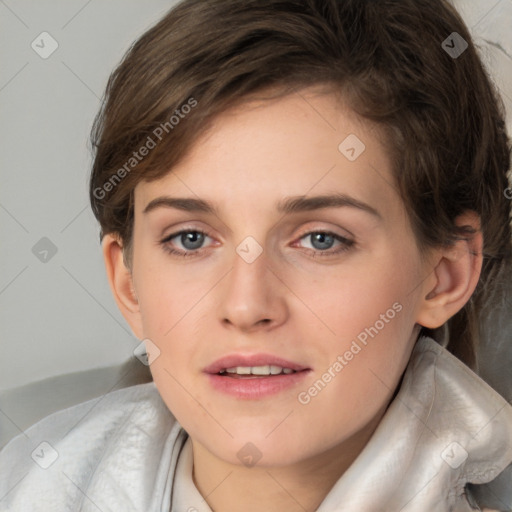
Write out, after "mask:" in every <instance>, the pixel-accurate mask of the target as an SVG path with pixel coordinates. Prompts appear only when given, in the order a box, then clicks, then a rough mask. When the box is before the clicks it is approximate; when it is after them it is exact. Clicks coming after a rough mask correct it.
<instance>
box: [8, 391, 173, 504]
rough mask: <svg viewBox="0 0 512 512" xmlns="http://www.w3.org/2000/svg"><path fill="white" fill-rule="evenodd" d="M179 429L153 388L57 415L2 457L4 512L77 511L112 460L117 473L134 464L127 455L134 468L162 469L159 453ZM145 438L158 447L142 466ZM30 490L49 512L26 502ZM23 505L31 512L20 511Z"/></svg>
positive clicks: (98, 400)
mask: <svg viewBox="0 0 512 512" xmlns="http://www.w3.org/2000/svg"><path fill="white" fill-rule="evenodd" d="M175 424H176V421H175V419H174V418H173V416H172V415H171V413H170V412H169V410H168V409H167V407H166V405H165V404H164V403H163V401H162V399H161V398H160V395H159V394H158V391H157V390H156V387H155V385H154V383H152V382H151V383H147V384H139V385H137V386H132V387H129V388H124V389H121V390H118V391H114V392H111V393H108V394H106V395H103V396H100V397H98V398H95V399H93V400H89V401H87V402H83V403H81V404H78V405H75V406H73V407H70V408H68V409H64V410H62V411H59V412H56V413H54V414H52V415H50V416H48V417H46V418H44V419H43V420H41V421H39V422H38V423H36V424H35V425H33V426H32V427H30V428H29V429H27V430H26V431H25V432H24V433H23V434H20V435H19V436H17V437H15V438H14V439H13V440H11V441H10V442H9V443H8V444H7V445H6V446H5V447H4V449H3V450H2V451H1V452H0V511H3V510H34V511H35V510H50V508H48V507H51V506H57V508H54V509H53V510H64V509H65V508H64V507H63V505H64V502H65V501H66V500H69V505H70V506H71V505H73V506H76V505H77V504H78V502H77V501H76V500H77V499H80V498H79V497H78V494H77V490H78V489H80V488H81V489H84V487H87V485H88V484H89V483H90V482H91V479H92V477H93V475H94V474H95V473H97V472H98V468H100V467H101V465H102V463H103V462H105V461H106V460H107V459H110V462H109V466H110V468H112V469H113V471H115V466H116V465H119V463H120V465H121V466H122V465H123V464H125V463H126V464H127V463H128V461H127V457H126V456H127V455H129V457H130V458H132V461H131V462H132V463H133V464H137V463H140V464H142V465H143V464H147V463H151V462H153V463H154V464H155V465H158V461H157V457H156V456H155V452H154V450H155V447H156V449H157V450H158V446H159V445H162V444H163V443H165V440H166V438H167V437H168V435H169V432H170V430H171V429H172V427H173V425H175ZM145 438H146V439H148V438H150V439H151V444H152V449H151V454H152V455H153V457H152V460H149V461H148V460H140V459H142V458H144V457H146V456H147V451H146V450H145V449H144V447H145V445H146V442H147V441H146V440H145ZM124 459H126V460H124ZM148 469H150V468H148ZM27 489H30V493H31V494H32V495H33V496H32V498H29V499H31V500H33V499H34V496H35V494H37V495H38V499H39V498H41V500H42V501H41V503H44V506H43V505H42V507H43V508H41V509H38V508H37V507H36V506H34V504H33V502H32V501H27V500H26V499H25V498H23V495H24V494H25V495H26V492H27ZM81 499H83V496H82V498H81ZM9 505H10V506H14V508H9ZM21 505H23V506H26V507H28V508H26V509H25V508H16V507H20V506H21ZM3 507H7V508H3ZM30 507H32V508H30ZM45 507H46V508H45ZM71 509H72V508H70V510H71Z"/></svg>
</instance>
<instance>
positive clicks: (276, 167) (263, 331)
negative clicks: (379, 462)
mask: <svg viewBox="0 0 512 512" xmlns="http://www.w3.org/2000/svg"><path fill="white" fill-rule="evenodd" d="M363 144H364V146H363ZM385 149H386V148H385V147H384V146H383V145H382V143H381V142H380V141H379V138H378V137H377V134H376V132H375V131H374V130H373V131H372V129H371V128H370V127H369V126H368V125H365V124H363V122H362V121H360V120H358V119H357V117H356V116H355V115H354V114H353V113H351V111H350V110H348V109H347V108H345V107H343V105H342V104H340V103H339V102H337V101H336V100H335V98H334V97H333V96H331V95H328V94H319V93H318V94H315V92H314V91H313V90H309V91H305V92H303V93H301V95H291V96H287V97H285V98H282V99H279V100H276V101H272V102H268V101H267V102H257V101H252V102H251V103H246V104H244V105H242V106H239V107H236V108H233V109H232V110H230V111H228V112H226V113H225V114H223V115H222V116H220V117H219V118H218V119H217V120H216V122H215V124H214V125H213V127H212V129H211V130H210V131H209V132H208V133H207V134H206V135H205V136H203V137H202V138H200V139H199V140H198V141H197V143H196V144H195V146H194V147H193V149H192V151H191V152H190V153H189V154H188V157H187V158H186V159H184V160H182V161H181V163H180V164H179V165H178V166H177V167H176V168H174V169H173V171H172V172H171V173H169V174H167V175H166V176H165V177H164V178H162V179H159V180H158V181H154V182H151V183H141V184H139V185H138V186H137V188H136V190H135V223H134V234H133V267H132V276H133V287H134V291H135V294H136V298H137V301H138V310H139V312H138V315H139V316H140V326H141V327H140V332H138V333H137V334H138V335H139V336H140V337H141V338H147V339H149V340H151V342H150V343H151V345H150V353H151V351H152V350H153V353H154V354H157V353H158V351H159V355H158V357H156V358H155V360H154V362H153V363H152V364H151V371H152V374H153V377H154V380H155V383H156V386H157V388H158V390H159V392H160V394H161V396H162V398H163V400H164V401H165V402H166V404H167V406H168V407H169V409H170V410H171V411H172V413H173V414H174V415H175V417H176V418H177V419H178V421H179V422H180V423H181V425H182V426H183V427H184V428H185V430H186V431H187V432H188V433H189V434H190V436H191V437H192V439H193V440H194V442H195V443H197V444H198V446H199V445H200V446H201V447H203V448H204V449H205V450H207V451H208V452H209V453H210V454H212V455H214V456H215V457H217V458H219V459H222V460H224V461H226V462H228V463H233V464H241V463H242V462H244V461H243V457H244V456H246V455H249V456H253V457H256V458H258V457H261V459H260V464H262V465H269V466H273V465H274V466H277V465H284V464H292V463H296V462H298V461H300V460H305V459H307V458H310V457H314V456H315V455H318V454H321V453H325V452H327V451H328V450H332V449H334V448H335V447H336V446H341V445H342V444H343V443H346V442H348V441H349V440H350V439H353V438H354V437H356V436H357V435H358V433H360V432H362V431H364V429H365V428H367V427H368V425H369V424H371V422H372V421H373V420H374V419H375V418H376V417H378V415H379V414H382V413H383V411H384V409H385V407H386V405H387V404H388V403H389V401H390V399H391V396H392V394H393V392H394V390H395V388H396V386H397V384H398V382H399V379H400V377H401V375H402V373H403V371H404V368H405V366H406V364H407V361H408V359H409V356H410V353H411V350H412V348H413V345H414V341H415V339H416V335H417V329H416V326H417V324H416V321H417V315H418V308H419V303H420V299H421V294H422V292H423V289H422V287H421V286H419V284H420V283H421V282H422V280H423V279H424V278H425V274H426V268H425V266H424V264H423V263H422V260H421V258H420V254H419V251H418V248H417V245H416V241H415V238H414V235H413V233H412V231H411V226H410V224H409V221H408V218H407V215H406V212H405V210H404V206H403V203H402V201H401V200H400V198H399V196H398V194H397V192H396V190H395V188H394V186H393V179H392V174H391V168H390V163H389V161H388V158H387V155H386V150H385ZM178 199H179V201H178ZM155 346H156V347H157V348H158V351H157V352H155V349H154V347H155ZM151 347H153V349H152V350H151ZM284 368H286V369H284ZM226 370H229V371H226ZM234 372H236V373H234ZM249 372H250V373H249ZM269 372H270V373H271V375H268V373H269ZM272 373H274V375H272ZM258 374H262V375H258ZM265 374H266V375H265ZM247 443H251V444H247Z"/></svg>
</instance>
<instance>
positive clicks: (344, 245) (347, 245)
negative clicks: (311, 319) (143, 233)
mask: <svg viewBox="0 0 512 512" xmlns="http://www.w3.org/2000/svg"><path fill="white" fill-rule="evenodd" d="M184 233H200V234H201V235H204V236H208V237H209V235H208V233H206V232H205V231H202V230H200V229H183V230H181V231H177V232H176V233H172V234H170V235H168V236H166V237H165V238H164V239H163V240H161V242H160V244H161V245H162V247H163V249H164V250H165V251H166V252H168V253H169V254H172V255H174V256H179V257H182V258H190V257H194V256H199V255H200V254H201V253H202V252H203V248H201V249H195V250H188V251H181V250H177V249H174V248H173V247H171V246H170V245H169V242H170V241H171V240H172V239H173V238H176V237H177V236H180V235H182V234H184ZM315 234H322V235H328V236H332V237H333V238H334V239H335V240H337V241H338V242H341V245H340V246H339V247H338V249H336V250H332V249H328V250H325V251H322V250H320V249H309V248H306V249H307V250H308V252H309V254H310V255H311V256H313V257H314V258H316V257H318V256H320V257H328V256H335V255H337V254H341V253H344V252H346V251H348V250H349V249H351V248H352V247H353V246H354V244H355V242H354V241H353V240H349V239H348V238H345V237H343V236H340V235H337V234H336V233H333V232H332V231H322V230H317V231H308V232H306V233H303V234H302V235H301V236H300V237H299V238H298V240H302V239H303V238H305V237H307V236H310V235H315ZM210 238H211V237H210Z"/></svg>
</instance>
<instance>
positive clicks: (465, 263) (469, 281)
mask: <svg viewBox="0 0 512 512" xmlns="http://www.w3.org/2000/svg"><path fill="white" fill-rule="evenodd" d="M457 225H458V226H471V228H473V229H474V230H475V233H473V234H472V235H470V236H468V237H467V238H466V239H464V240H458V241H457V242H455V243H454V244H453V245H450V246H449V247H446V248H442V249H439V250H438V251H436V258H435V263H434V269H433V271H432V276H431V279H428V280H426V281H425V287H424V290H423V292H424V294H425V295H424V299H423V301H422V304H421V307H420V311H419V315H418V318H417V323H418V324H420V325H422V326H423V327H427V328H429V329H436V328H438V327H440V326H441V325H443V324H444V323H445V322H446V321H447V320H448V319H449V318H451V317H452V316H453V315H455V314H456V313H457V312H458V311H460V310H461V309H462V308H463V307H464V305H465V304H466V302H467V301H468V300H469V298H470V297H471V295H472V294H473V292H474V290H475V288H476V286H477V284H478V280H479V278H480V272H481V269H482V247H483V238H482V233H481V231H480V222H479V218H478V216H477V215H476V214H475V213H474V212H467V213H465V214H463V215H461V216H460V217H459V218H458V219H457Z"/></svg>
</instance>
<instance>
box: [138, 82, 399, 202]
mask: <svg viewBox="0 0 512 512" xmlns="http://www.w3.org/2000/svg"><path fill="white" fill-rule="evenodd" d="M333 192H337V193H345V194H350V195H351V196H353V197H355V198H359V199H360V200H361V201H365V202H370V203H372V204H375V205H379V206H380V208H382V209H386V208H388V207H389V203H390V202H391V203H393V202H394V203H396V202H397V201H399V198H398V195H397V193H396V191H395V189H394V186H393V178H392V174H391V169H390V163H389V159H388V157H387V152H386V148H385V147H384V145H383V142H382V138H381V137H380V132H377V130H376V129H375V128H374V127H373V126H372V125H371V124H369V123H367V122H364V121H362V120H361V119H360V118H359V117H358V116H357V115H356V114H355V113H353V112H352V111H351V110H350V109H349V108H348V107H346V106H345V105H344V104H343V103H342V102H341V101H340V100H339V99H337V98H336V97H334V96H333V95H332V94H325V93H318V92H317V91H315V90H308V91H302V92H300V93H297V94H291V95H289V96H285V97H282V98H279V99H273V100H263V101H262V100H253V101H248V102H245V103H243V104H241V105H238V106H236V107H234V108H232V109H229V110H227V111H226V112H224V113H223V114H221V115H219V116H218V117H217V119H215V121H214V122H213V124H212V126H211V127H210V129H209V130H208V131H207V132H206V133H205V134H204V135H202V136H201V137H199V138H198V140H197V141H196V142H195V144H194V145H193V146H192V148H191V150H190V151H189V152H188V154H187V155H186V157H185V158H184V159H183V160H181V162H180V163H179V164H178V165H177V166H175V167H174V168H173V169H172V171H171V172H169V173H168V174H167V175H165V176H164V177H163V178H161V179H159V180H156V181H154V182H149V183H147V182H143V183H141V184H139V185H138V186H137V188H136V190H135V202H136V210H139V211H142V210H143V209H144V208H145V207H146V206H147V204H148V203H149V202H150V201H152V200H154V199H155V198H156V197H159V196H161V195H162V194H169V195H173V196H174V195H175V196H179V197H196V198H197V197H199V198H202V199H205V200H208V201H210V202H212V203H215V204H216V205H217V206H219V208H224V209H228V208H230V207H231V208H233V209H236V208H238V209H240V208H242V209H248V208H255V209H260V210H261V209H267V208H268V207H269V205H270V204H273V205H276V203H277V202H278V201H279V198H282V197H283V196H305V195H308V196H309V195H316V194H327V193H333Z"/></svg>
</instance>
